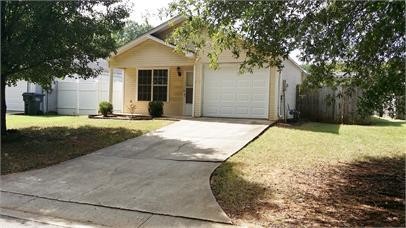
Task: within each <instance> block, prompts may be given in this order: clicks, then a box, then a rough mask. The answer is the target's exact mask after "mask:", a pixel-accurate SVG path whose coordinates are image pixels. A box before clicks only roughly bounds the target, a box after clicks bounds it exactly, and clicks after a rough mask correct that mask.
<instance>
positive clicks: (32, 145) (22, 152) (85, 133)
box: [1, 115, 172, 174]
mask: <svg viewBox="0 0 406 228" xmlns="http://www.w3.org/2000/svg"><path fill="white" fill-rule="evenodd" d="M7 123H8V129H11V130H10V131H9V134H8V135H7V136H6V137H3V138H2V145H1V152H2V153H1V174H8V173H14V172H20V171H26V170H29V169H36V168H43V167H46V166H50V165H53V164H56V163H60V162H63V161H66V160H69V159H72V158H75V157H78V156H82V155H85V154H88V153H91V152H94V151H96V150H98V149H101V148H104V147H107V146H110V145H112V144H116V143H119V142H121V141H124V140H127V139H130V138H134V137H137V136H140V135H142V134H144V133H146V132H148V131H152V130H155V129H158V128H160V127H163V126H165V125H168V124H170V123H172V122H171V121H167V120H140V121H130V120H96V119H89V118H87V117H86V116H25V115H7Z"/></svg>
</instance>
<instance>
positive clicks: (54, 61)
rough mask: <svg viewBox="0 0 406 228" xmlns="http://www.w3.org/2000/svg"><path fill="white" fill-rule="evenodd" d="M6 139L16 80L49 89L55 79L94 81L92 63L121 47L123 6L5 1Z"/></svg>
mask: <svg viewBox="0 0 406 228" xmlns="http://www.w3.org/2000/svg"><path fill="white" fill-rule="evenodd" d="M0 4H1V86H2V87H1V90H2V108H1V114H2V122H1V124H2V126H1V127H2V128H1V129H2V134H5V130H6V126H5V112H6V104H5V92H4V91H5V86H6V85H10V84H14V83H16V82H17V81H18V80H27V81H29V82H33V83H37V84H39V85H41V86H42V87H43V88H45V89H48V88H50V86H51V83H52V82H53V81H54V80H55V78H63V77H69V76H73V75H78V76H79V77H83V78H89V77H95V76H97V75H98V73H99V72H100V70H101V68H100V69H97V68H96V69H95V68H94V67H91V66H90V65H89V64H90V63H92V62H95V61H96V60H97V59H99V58H107V57H108V56H109V55H110V53H111V52H114V51H115V50H116V48H117V43H116V40H115V39H114V38H113V36H112V34H114V33H116V32H118V31H120V30H121V29H122V28H123V26H124V19H125V18H127V17H128V9H127V8H126V6H125V5H124V4H122V3H121V2H120V1H102V0H95V1H44V2H37V1H1V3H0Z"/></svg>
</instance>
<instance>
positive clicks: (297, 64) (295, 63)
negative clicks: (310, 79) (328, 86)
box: [288, 56, 309, 74]
mask: <svg viewBox="0 0 406 228" xmlns="http://www.w3.org/2000/svg"><path fill="white" fill-rule="evenodd" d="M288 60H289V61H290V62H292V63H293V64H294V65H295V66H296V67H297V68H299V70H301V71H302V72H303V73H305V74H309V73H308V72H307V71H306V70H305V69H303V67H302V66H300V65H299V63H297V62H296V61H295V60H294V59H293V58H292V57H290V56H288Z"/></svg>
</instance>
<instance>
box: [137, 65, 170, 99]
mask: <svg viewBox="0 0 406 228" xmlns="http://www.w3.org/2000/svg"><path fill="white" fill-rule="evenodd" d="M139 70H150V71H152V72H151V73H152V75H151V100H150V101H152V100H153V99H154V70H167V71H168V82H167V84H166V87H167V89H166V101H162V102H164V103H168V102H169V88H170V87H169V83H170V75H171V74H170V71H169V68H168V67H145V68H144V67H140V68H136V72H135V74H136V77H137V78H136V93H135V100H136V101H139V100H138V82H139V80H138V71H139ZM145 102H149V101H145Z"/></svg>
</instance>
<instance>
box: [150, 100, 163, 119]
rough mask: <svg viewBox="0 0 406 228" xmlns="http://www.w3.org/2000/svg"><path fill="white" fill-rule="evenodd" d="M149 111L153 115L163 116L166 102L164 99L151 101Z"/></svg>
mask: <svg viewBox="0 0 406 228" xmlns="http://www.w3.org/2000/svg"><path fill="white" fill-rule="evenodd" d="M148 112H149V114H150V115H151V116H152V117H161V116H162V114H163V113H164V103H163V102H162V101H151V102H149V104H148Z"/></svg>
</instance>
